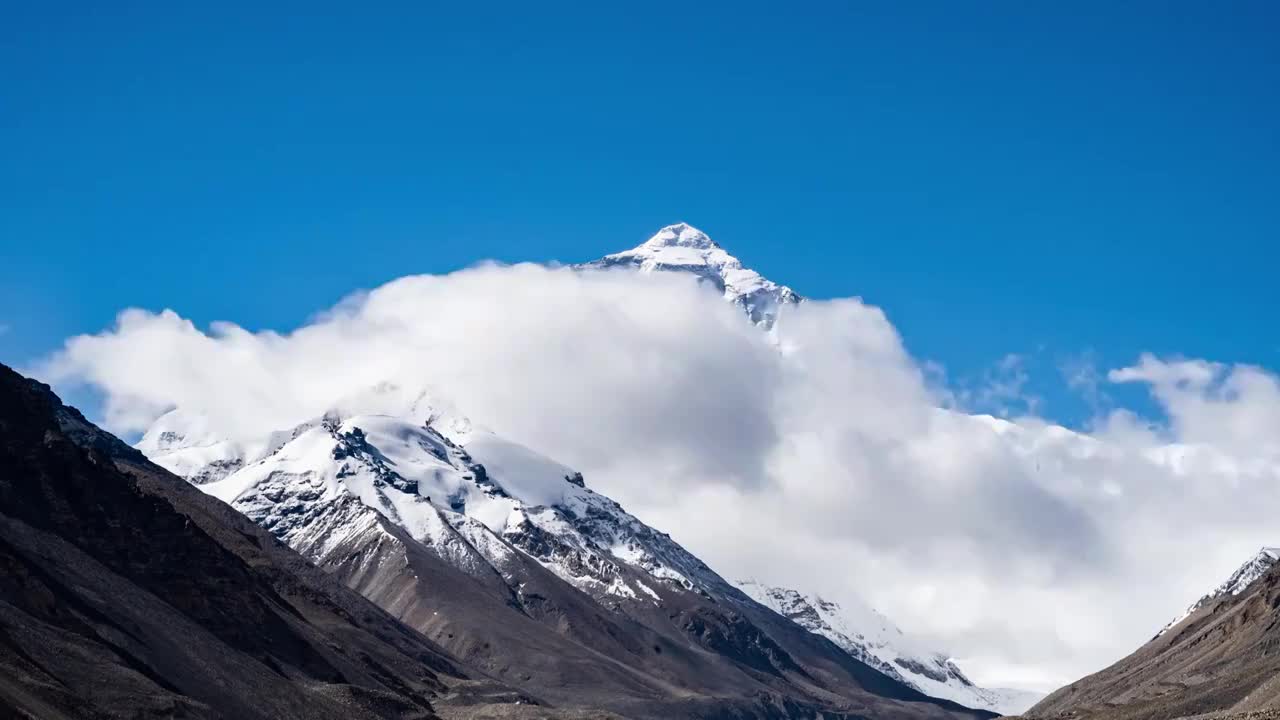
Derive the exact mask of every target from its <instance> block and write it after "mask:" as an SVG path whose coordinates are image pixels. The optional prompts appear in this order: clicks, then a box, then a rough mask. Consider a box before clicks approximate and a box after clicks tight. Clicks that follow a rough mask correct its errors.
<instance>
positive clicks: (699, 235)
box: [578, 222, 803, 330]
mask: <svg viewBox="0 0 1280 720" xmlns="http://www.w3.org/2000/svg"><path fill="white" fill-rule="evenodd" d="M578 267H579V268H582V269H608V268H617V267H631V268H636V269H638V270H640V271H641V272H658V271H661V272H683V273H689V274H692V275H694V276H696V277H697V278H698V279H699V281H701V282H706V283H709V284H710V285H711V286H712V287H714V288H715V289H716V290H717V291H718V292H720V293H721V294H722V295H724V298H725V300H728V301H729V302H731V303H733V304H734V305H737V306H738V307H740V308H742V309H743V311H744V312H746V313H747V316H748V317H750V318H751V322H753V323H755V324H756V325H759V326H760V327H762V328H764V329H765V330H768V329H770V328H772V327H773V325H774V323H775V322H777V319H778V315H779V313H780V312H781V311H782V308H784V307H786V306H788V305H798V304H799V303H800V302H802V301H803V298H801V297H800V296H799V295H797V294H796V293H795V292H794V291H793V290H792V289H791V288H789V287H787V286H785V285H779V284H777V283H775V282H773V281H772V280H769V279H768V278H766V277H764V276H762V275H761V274H760V273H758V272H756V271H755V270H752V269H750V268H747V267H743V265H742V261H741V260H739V259H738V258H736V257H734V256H732V255H730V254H729V253H728V252H726V251H725V249H724V248H723V247H721V246H720V245H719V244H717V243H716V242H715V241H714V240H712V239H711V237H710V236H709V235H707V234H706V233H704V232H702V231H701V230H699V229H698V228H696V227H693V226H692V225H689V224H688V223H683V222H681V223H676V224H674V225H668V226H666V227H664V228H662V229H661V230H659V231H658V232H657V233H656V234H654V236H653V237H651V238H649V239H648V240H646V241H644V242H643V243H641V244H639V245H637V246H636V247H634V248H632V249H630V250H625V251H623V252H619V253H613V254H612V255H606V256H604V257H603V258H601V259H599V260H596V261H594V262H589V263H585V264H583V265H579V266H578Z"/></svg>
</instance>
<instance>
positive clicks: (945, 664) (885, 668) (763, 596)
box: [737, 580, 1043, 714]
mask: <svg viewBox="0 0 1280 720" xmlns="http://www.w3.org/2000/svg"><path fill="white" fill-rule="evenodd" d="M737 585H738V587H739V589H741V590H742V591H743V592H744V593H746V594H747V595H748V596H750V597H751V598H752V599H753V600H755V601H756V602H758V603H760V604H761V605H764V606H765V607H767V608H769V609H771V610H773V611H774V612H776V613H778V614H779V615H782V616H783V617H785V618H787V619H789V620H791V621H792V622H794V623H796V624H797V625H799V626H800V627H802V628H804V629H806V630H808V631H809V632H811V633H814V634H816V635H822V636H824V637H826V638H827V639H828V640H830V641H831V642H833V643H835V644H836V646H838V647H839V648H840V649H841V650H844V651H845V652H847V653H849V654H850V655H852V656H853V657H855V658H857V659H859V660H861V661H862V662H864V663H866V664H868V665H870V666H871V667H873V668H875V669H877V670H879V671H880V672H882V673H884V674H885V675H888V676H889V677H891V678H894V679H895V680H899V681H901V682H904V683H906V684H908V685H910V686H912V687H914V688H916V689H917V690H919V691H920V692H923V693H925V694H926V695H930V696H932V697H938V698H945V699H947V700H954V701H955V702H958V703H960V704H961V705H965V706H967V707H973V708H980V709H983V710H992V711H995V712H999V713H1002V714H1017V713H1019V712H1021V711H1023V710H1026V709H1027V708H1029V707H1031V706H1032V705H1033V704H1035V702H1036V701H1038V700H1039V699H1040V698H1041V697H1043V694H1042V693H1035V692H1029V691H1024V690H1011V689H1003V688H982V687H978V686H977V685H974V684H973V682H972V681H970V680H969V678H968V677H966V676H965V674H964V673H963V672H962V671H961V670H960V668H959V667H958V666H957V665H956V664H955V662H953V661H952V660H951V658H950V657H949V656H948V655H947V654H945V653H939V652H931V651H928V650H923V649H919V648H917V647H916V645H917V643H916V642H915V641H914V640H912V638H910V637H908V636H907V635H906V634H904V633H903V632H902V630H901V629H899V628H898V626H897V625H895V624H894V623H893V622H892V621H891V620H889V618H887V617H885V616H884V615H883V614H881V613H880V612H879V611H877V610H876V609H875V608H873V607H871V606H869V605H866V604H864V603H851V604H846V605H845V606H841V605H840V604H839V603H836V602H832V601H830V600H826V599H823V598H821V597H819V596H818V595H814V594H805V593H801V592H798V591H796V590H792V589H790V588H784V587H776V586H771V585H767V584H764V583H761V582H758V581H756V580H744V581H741V582H739V583H737Z"/></svg>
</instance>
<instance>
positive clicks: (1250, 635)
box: [1026, 548, 1280, 720]
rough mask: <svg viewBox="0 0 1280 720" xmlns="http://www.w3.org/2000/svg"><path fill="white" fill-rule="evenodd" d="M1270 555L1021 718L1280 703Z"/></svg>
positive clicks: (1278, 596)
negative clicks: (1147, 638)
mask: <svg viewBox="0 0 1280 720" xmlns="http://www.w3.org/2000/svg"><path fill="white" fill-rule="evenodd" d="M1273 553H1274V551H1273V550H1271V549H1270V548H1264V549H1263V550H1262V551H1261V552H1259V554H1258V555H1257V556H1255V557H1253V558H1251V559H1250V560H1249V561H1248V562H1246V563H1245V564H1244V565H1243V566H1241V568H1240V570H1239V571H1237V572H1236V573H1235V574H1233V575H1232V577H1231V578H1229V579H1228V580H1227V581H1226V582H1225V583H1223V584H1222V585H1221V586H1219V587H1218V588H1217V589H1215V590H1214V591H1212V592H1210V593H1209V594H1208V595H1206V596H1205V597H1204V598H1202V599H1201V600H1199V601H1197V602H1196V603H1195V604H1194V605H1192V607H1191V610H1190V613H1189V614H1188V615H1187V616H1186V617H1184V618H1181V619H1179V620H1176V621H1175V622H1174V623H1171V624H1170V626H1169V627H1167V628H1166V629H1165V630H1163V631H1161V633H1160V634H1158V635H1157V636H1156V637H1155V638H1153V639H1152V640H1151V641H1150V642H1148V643H1147V644H1146V645H1143V646H1142V647H1141V648H1139V649H1138V650H1137V651H1136V652H1134V653H1133V654H1132V655H1129V656H1128V657H1126V658H1124V659H1123V660H1121V661H1119V662H1117V663H1116V664H1115V665H1112V666H1111V667H1109V668H1106V669H1105V670H1102V671H1100V672H1097V673H1094V674H1093V675H1090V676H1088V677H1085V678H1083V679H1081V680H1077V681H1076V682H1074V683H1072V684H1070V685H1068V686H1066V687H1064V688H1062V689H1060V690H1058V691H1056V692H1054V693H1052V694H1050V695H1049V696H1048V697H1047V698H1045V699H1044V700H1043V701H1042V702H1040V703H1039V704H1037V705H1036V706H1035V707H1033V708H1031V710H1029V711H1027V713H1026V716H1027V717H1033V718H1065V717H1073V718H1081V719H1088V718H1099V719H1107V720H1110V719H1112V718H1114V719H1116V720H1165V719H1167V718H1181V717H1190V716H1199V715H1202V714H1206V715H1207V714H1210V713H1212V714H1213V716H1214V717H1218V716H1219V715H1228V714H1235V713H1251V712H1255V711H1256V712H1257V713H1258V715H1259V716H1266V715H1267V713H1266V712H1264V711H1267V712H1274V711H1276V710H1278V709H1280V565H1278V564H1277V563H1276V560H1275V557H1274V556H1273ZM1245 716H1246V717H1248V715H1245Z"/></svg>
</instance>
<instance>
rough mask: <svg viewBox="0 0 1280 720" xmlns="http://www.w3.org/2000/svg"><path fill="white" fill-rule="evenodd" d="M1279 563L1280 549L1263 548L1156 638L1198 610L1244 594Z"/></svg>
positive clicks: (1165, 627)
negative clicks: (1228, 596) (1226, 598)
mask: <svg viewBox="0 0 1280 720" xmlns="http://www.w3.org/2000/svg"><path fill="white" fill-rule="evenodd" d="M1277 562H1280V548H1274V547H1264V548H1262V549H1261V550H1259V551H1258V552H1257V554H1256V555H1254V556H1253V557H1251V558H1249V559H1248V560H1247V561H1245V563H1244V564H1243V565H1241V566H1240V567H1239V568H1237V569H1236V571H1235V572H1233V573H1231V577H1229V578H1227V579H1226V580H1225V581H1223V583H1222V584H1221V585H1219V586H1218V587H1216V588H1214V589H1213V590H1210V591H1209V592H1208V594H1206V595H1205V596H1204V597H1202V598H1200V599H1199V600H1197V601H1195V602H1194V603H1192V604H1191V605H1190V606H1189V607H1188V608H1187V610H1186V612H1184V613H1182V614H1181V615H1179V616H1178V617H1176V618H1174V619H1173V620H1171V621H1169V624H1168V625H1165V626H1164V627H1163V628H1161V630H1160V632H1158V633H1156V637H1160V636H1161V635H1164V634H1165V633H1167V632H1169V631H1170V630H1172V629H1173V628H1174V627H1175V626H1177V625H1178V623H1180V622H1182V621H1183V620H1186V619H1187V618H1188V617H1191V615H1192V614H1194V613H1195V612H1196V611H1197V610H1199V609H1200V608H1202V607H1204V606H1206V605H1208V604H1209V603H1211V602H1213V601H1214V600H1217V599H1219V598H1221V597H1224V596H1227V595H1231V596H1235V595H1239V594H1240V593H1242V592H1244V591H1245V590H1246V589H1247V588H1248V587H1249V586H1250V585H1252V584H1253V582H1254V581H1255V580H1257V579H1258V578H1260V577H1262V576H1263V575H1264V574H1265V573H1266V572H1267V571H1268V570H1270V569H1271V568H1272V567H1273V566H1274V565H1275V564H1276V563H1277Z"/></svg>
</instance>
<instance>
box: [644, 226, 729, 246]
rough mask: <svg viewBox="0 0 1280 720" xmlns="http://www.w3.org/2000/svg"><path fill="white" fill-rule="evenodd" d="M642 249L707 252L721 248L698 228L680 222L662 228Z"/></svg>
mask: <svg viewBox="0 0 1280 720" xmlns="http://www.w3.org/2000/svg"><path fill="white" fill-rule="evenodd" d="M641 247H646V248H664V247H687V248H697V249H699V250H705V249H710V248H719V247H720V246H719V245H717V244H716V243H715V241H713V240H712V239H711V238H710V237H709V236H708V235H707V234H706V233H704V232H702V231H701V230H699V229H698V228H696V227H694V226H692V225H690V224H689V223H683V222H679V223H675V224H674V225H668V226H666V227H664V228H662V229H661V230H659V231H658V232H657V233H655V234H654V236H653V237H651V238H649V239H648V240H646V241H645V243H644V245H642V246H641Z"/></svg>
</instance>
